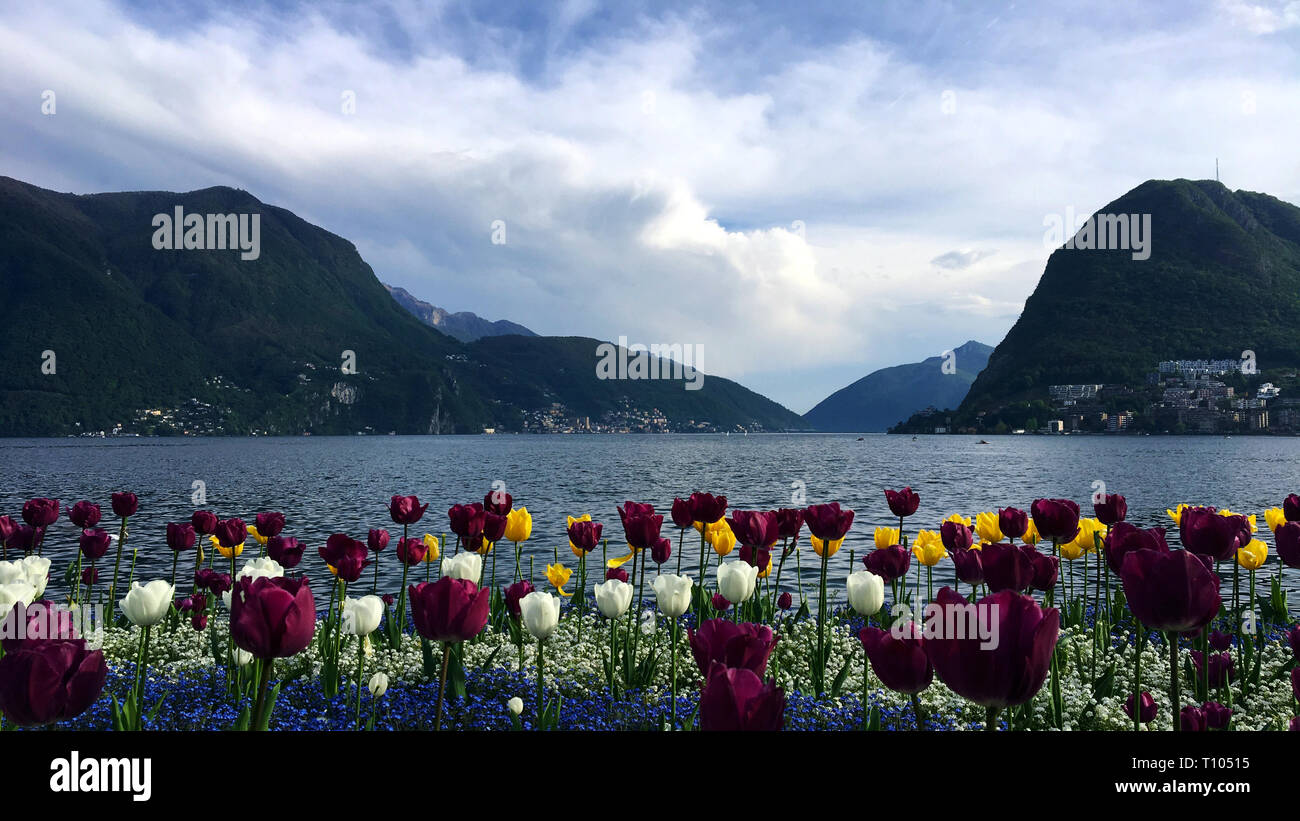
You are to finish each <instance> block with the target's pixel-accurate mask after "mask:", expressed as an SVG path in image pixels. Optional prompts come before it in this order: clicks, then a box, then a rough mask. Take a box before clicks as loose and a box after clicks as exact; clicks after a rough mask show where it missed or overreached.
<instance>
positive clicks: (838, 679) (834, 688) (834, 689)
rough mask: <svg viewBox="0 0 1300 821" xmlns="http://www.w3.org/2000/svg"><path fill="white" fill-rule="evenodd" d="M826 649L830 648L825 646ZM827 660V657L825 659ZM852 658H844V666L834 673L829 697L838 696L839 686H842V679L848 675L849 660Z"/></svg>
mask: <svg viewBox="0 0 1300 821" xmlns="http://www.w3.org/2000/svg"><path fill="white" fill-rule="evenodd" d="M827 649H828V650H829V649H830V648H827ZM828 655H829V654H828ZM827 660H828V661H829V658H828V659H827ZM850 661H852V658H846V659H844V666H843V667H841V668H840V671H839V672H838V673H836V674H835V681H834V683H832V684H831V698H839V696H840V688H841V687H843V686H844V680H845V679H847V678H848V677H849V662H850Z"/></svg>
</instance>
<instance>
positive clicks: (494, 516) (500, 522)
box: [473, 510, 663, 547]
mask: <svg viewBox="0 0 1300 821" xmlns="http://www.w3.org/2000/svg"><path fill="white" fill-rule="evenodd" d="M659 518H660V519H662V518H663V517H662V516H661V517H659ZM507 521H509V520H508V519H507V517H506V516H505V515H503V514H498V513H493V512H492V511H490V510H485V511H483V538H484V539H486V540H487V541H489V542H491V543H493V544H496V543H497V542H499V541H501V538H502V537H503V536H505V535H506V523H507ZM473 547H478V545H477V544H475V545H473Z"/></svg>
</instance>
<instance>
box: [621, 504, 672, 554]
mask: <svg viewBox="0 0 1300 821" xmlns="http://www.w3.org/2000/svg"><path fill="white" fill-rule="evenodd" d="M618 517H619V519H620V520H622V522H623V535H624V536H625V537H626V538H627V543H628V544H629V545H631V546H632V547H633V548H634V549H636V550H649V549H650V548H652V547H654V545H655V543H656V542H658V541H659V530H660V528H662V527H663V524H664V517H663V516H662V515H660V514H657V513H655V509H654V505H648V504H638V503H637V502H625V503H624V505H623V506H622V507H620V508H619V509H618Z"/></svg>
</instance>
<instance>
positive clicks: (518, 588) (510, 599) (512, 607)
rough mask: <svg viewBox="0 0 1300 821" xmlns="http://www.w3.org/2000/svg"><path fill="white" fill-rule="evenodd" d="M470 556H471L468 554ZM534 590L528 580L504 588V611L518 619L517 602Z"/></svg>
mask: <svg viewBox="0 0 1300 821" xmlns="http://www.w3.org/2000/svg"><path fill="white" fill-rule="evenodd" d="M470 555H472V554H470ZM535 589H536V588H534V587H533V583H532V582H530V581H528V579H521V580H520V581H517V582H515V583H514V584H512V585H510V586H509V587H507V588H506V610H507V611H508V612H509V613H510V615H511V616H514V617H515V618H516V619H517V618H519V602H521V601H523V598H524V596H527V595H528V594H529V593H532V592H533V591H534V590H535Z"/></svg>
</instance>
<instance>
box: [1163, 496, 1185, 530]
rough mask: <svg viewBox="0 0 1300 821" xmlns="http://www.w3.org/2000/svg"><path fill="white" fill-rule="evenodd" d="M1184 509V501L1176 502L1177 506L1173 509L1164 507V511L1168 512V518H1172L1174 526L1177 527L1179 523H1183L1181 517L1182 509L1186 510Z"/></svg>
mask: <svg viewBox="0 0 1300 821" xmlns="http://www.w3.org/2000/svg"><path fill="white" fill-rule="evenodd" d="M1186 509H1187V503H1186V502H1180V503H1179V504H1178V507H1176V508H1174V509H1173V510H1170V509H1168V508H1165V513H1168V514H1169V518H1171V519H1173V520H1174V526H1175V527H1177V526H1179V525H1181V524H1182V523H1183V522H1182V519H1183V511H1184V510H1186Z"/></svg>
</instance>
